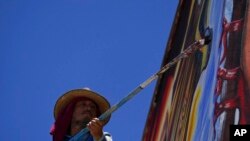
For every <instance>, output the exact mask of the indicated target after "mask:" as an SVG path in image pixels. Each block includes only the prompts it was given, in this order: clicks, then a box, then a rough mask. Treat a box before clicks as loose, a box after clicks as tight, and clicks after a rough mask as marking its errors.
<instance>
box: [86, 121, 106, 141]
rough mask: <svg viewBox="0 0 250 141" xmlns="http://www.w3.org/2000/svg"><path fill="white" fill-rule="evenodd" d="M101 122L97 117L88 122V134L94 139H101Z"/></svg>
mask: <svg viewBox="0 0 250 141" xmlns="http://www.w3.org/2000/svg"><path fill="white" fill-rule="evenodd" d="M103 125H104V124H103V122H101V121H100V120H99V119H98V118H93V119H92V120H91V121H90V122H89V123H88V124H87V127H88V129H89V131H90V134H91V135H92V136H93V138H94V139H95V140H97V141H98V140H99V139H101V137H102V136H103V130H102V129H103Z"/></svg>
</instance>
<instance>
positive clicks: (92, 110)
mask: <svg viewBox="0 0 250 141" xmlns="http://www.w3.org/2000/svg"><path fill="white" fill-rule="evenodd" d="M96 116H97V106H96V104H95V103H94V102H93V101H92V100H88V99H86V100H82V101H78V102H77V103H76V105H75V109H74V112H73V117H72V120H74V121H78V122H89V121H90V120H91V119H93V118H95V117H96Z"/></svg>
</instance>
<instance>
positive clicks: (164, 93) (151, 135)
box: [142, 0, 250, 141]
mask: <svg viewBox="0 0 250 141" xmlns="http://www.w3.org/2000/svg"><path fill="white" fill-rule="evenodd" d="M249 14H250V10H249V1H248V0H180V1H179V5H178V8H177V12H176V16H175V20H174V22H173V26H172V31H171V34H170V37H169V40H168V44H167V47H166V52H165V56H164V59H163V64H162V65H165V64H167V63H168V62H170V61H171V59H173V58H174V57H175V56H177V55H178V54H180V53H181V51H183V50H184V49H185V48H186V47H187V46H189V45H190V44H192V43H193V42H194V41H196V40H199V39H201V38H204V37H205V35H206V31H207V30H209V31H210V34H211V37H212V40H211V42H210V43H209V44H208V45H206V46H204V47H202V48H201V49H200V50H199V51H197V52H196V53H195V54H193V55H191V56H190V57H189V58H185V59H183V60H181V61H180V62H179V63H178V64H177V65H175V66H174V67H172V68H171V69H169V70H168V71H167V72H166V73H165V74H164V75H162V76H161V77H160V78H159V79H158V82H157V85H156V88H155V92H154V97H153V99H152V102H151V107H150V111H149V114H148V119H147V123H146V126H145V129H144V134H143V137H142V140H143V141H166V140H167V141H192V140H193V141H200V140H202V141H224V140H226V141H227V140H229V126H230V125H232V124H235V125H237V124H250V109H249V108H248V107H250V44H248V43H247V41H249V39H250V35H249V34H250V23H249V21H250V15H249Z"/></svg>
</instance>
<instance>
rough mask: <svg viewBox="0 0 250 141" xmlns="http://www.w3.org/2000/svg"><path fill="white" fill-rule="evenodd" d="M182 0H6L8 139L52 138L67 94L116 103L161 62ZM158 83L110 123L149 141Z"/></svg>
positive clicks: (0, 48)
mask: <svg viewBox="0 0 250 141" xmlns="http://www.w3.org/2000/svg"><path fill="white" fill-rule="evenodd" d="M177 3H178V0H130V1H128V0H100V1H97V0H41V1H38V0H0V98H1V102H0V108H1V112H0V113H1V117H0V123H1V126H0V140H1V141H34V140H35V141H49V140H51V136H50V135H49V129H50V126H51V124H52V123H53V122H54V117H53V108H54V104H55V102H56V100H57V98H58V97H59V96H60V95H61V94H63V93H64V92H66V91H68V90H71V89H74V88H82V87H89V88H91V89H93V90H95V91H97V92H100V93H102V95H103V96H105V97H106V98H107V99H109V101H110V103H111V105H114V104H116V103H117V102H118V101H119V100H121V99H122V98H123V97H125V96H126V95H127V94H128V93H129V92H130V91H131V90H133V89H134V88H135V87H137V86H138V85H139V84H140V83H141V82H143V81H144V80H146V79H147V78H148V77H149V76H151V75H152V74H153V73H155V72H156V71H157V70H158V69H159V68H160V65H161V62H162V59H163V55H164V52H165V46H166V43H167V40H168V35H169V32H170V30H171V25H172V22H173V17H174V15H175V10H176V5H177ZM154 87H155V82H154V83H152V84H151V85H150V86H149V87H147V88H146V89H145V90H143V91H142V92H141V93H140V94H139V95H137V96H136V97H135V98H134V99H133V100H132V101H129V102H128V103H126V104H125V105H124V106H123V107H121V108H120V109H119V110H118V111H116V112H115V113H114V114H113V115H112V118H111V120H110V122H109V124H108V125H107V126H106V127H105V130H106V131H108V132H110V133H111V134H112V136H113V139H114V140H116V141H139V140H141V137H142V133H143V129H144V125H145V121H146V118H147V114H148V110H149V107H150V102H151V98H152V96H153V91H154Z"/></svg>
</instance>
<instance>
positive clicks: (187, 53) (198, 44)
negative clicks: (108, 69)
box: [69, 39, 207, 141]
mask: <svg viewBox="0 0 250 141" xmlns="http://www.w3.org/2000/svg"><path fill="white" fill-rule="evenodd" d="M205 42H207V41H206V40H205V39H201V40H198V41H195V42H194V43H193V44H191V45H189V46H188V47H187V48H186V49H185V50H183V51H182V52H181V53H180V54H179V55H178V56H177V57H175V58H174V59H173V60H171V61H170V62H169V63H168V64H166V65H165V66H163V67H162V68H161V69H160V70H159V71H158V72H157V73H155V74H153V75H152V76H151V77H149V78H148V79H147V80H146V81H144V82H143V83H141V84H140V85H139V86H138V87H136V88H135V89H134V90H133V91H132V92H130V93H129V94H128V95H127V96H126V97H124V98H123V99H122V100H121V101H120V102H118V103H117V104H115V105H113V106H112V107H111V108H110V109H108V110H107V111H106V112H104V113H103V114H102V115H101V116H100V117H99V119H100V120H104V119H106V118H107V117H108V116H110V115H111V113H113V112H114V111H116V110H117V109H118V108H120V107H121V106H122V105H123V104H125V103H126V102H128V101H129V100H130V99H132V98H133V97H134V96H135V95H137V94H138V93H139V92H140V91H141V90H143V89H144V88H145V87H147V86H148V85H149V84H150V83H151V82H152V81H153V80H155V79H157V78H158V77H159V76H160V75H162V74H163V73H165V72H166V71H167V70H168V69H169V68H171V67H172V66H173V65H175V64H176V63H177V62H179V61H180V60H182V59H183V58H187V57H189V56H190V55H191V54H193V53H194V52H195V51H196V50H197V49H199V48H200V47H202V46H203V45H205ZM206 44H207V43H206ZM88 131H89V129H88V128H87V127H86V128H84V129H82V130H81V131H80V132H79V133H77V134H76V135H75V136H73V137H72V138H71V139H70V140H69V141H76V139H77V138H78V137H80V136H82V135H83V134H85V133H87V132H88Z"/></svg>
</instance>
